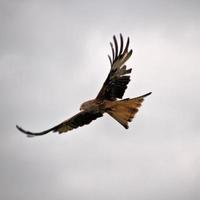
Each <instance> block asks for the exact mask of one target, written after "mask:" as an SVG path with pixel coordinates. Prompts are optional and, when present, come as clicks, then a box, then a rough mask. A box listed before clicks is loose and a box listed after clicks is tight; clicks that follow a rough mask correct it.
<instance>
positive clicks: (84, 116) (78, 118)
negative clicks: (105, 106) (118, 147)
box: [16, 111, 103, 137]
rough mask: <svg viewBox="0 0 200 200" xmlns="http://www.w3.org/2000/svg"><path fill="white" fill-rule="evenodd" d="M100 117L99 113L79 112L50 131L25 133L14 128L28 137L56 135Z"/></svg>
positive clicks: (20, 129) (21, 129)
mask: <svg viewBox="0 0 200 200" xmlns="http://www.w3.org/2000/svg"><path fill="white" fill-rule="evenodd" d="M102 116H103V114H102V113H99V112H98V113H97V112H85V111H82V112H79V113H78V114H76V115H74V116H73V117H71V118H70V119H68V120H66V121H64V122H62V123H60V124H58V125H57V126H54V127H53V128H50V129H48V130H45V131H42V132H30V131H26V130H24V129H23V128H21V127H19V126H18V125H16V127H17V129H18V130H19V131H21V132H22V133H25V134H26V135H27V136H29V137H31V136H40V135H44V134H47V133H49V132H51V131H53V132H58V133H63V132H67V131H70V130H72V129H75V128H78V127H81V126H84V125H87V124H89V123H90V122H91V121H93V120H95V119H97V118H99V117H102Z"/></svg>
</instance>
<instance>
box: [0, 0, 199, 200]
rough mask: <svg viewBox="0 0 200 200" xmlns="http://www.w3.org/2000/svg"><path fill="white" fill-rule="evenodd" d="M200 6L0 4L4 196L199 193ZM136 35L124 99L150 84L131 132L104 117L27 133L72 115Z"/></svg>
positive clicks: (140, 198) (145, 199) (144, 199)
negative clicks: (113, 43)
mask: <svg viewBox="0 0 200 200" xmlns="http://www.w3.org/2000/svg"><path fill="white" fill-rule="evenodd" d="M199 8H200V5H199V1H156V0H154V1H140V2H137V1H109V2H107V1H101V2H95V1H84V2H79V1H77V2H75V1H73V2H70V1H56V2H54V1H1V2H0V10H1V11H0V16H1V17H0V22H1V31H0V43H1V45H0V69H1V73H0V91H1V98H0V109H1V112H0V120H1V142H0V143H1V145H0V159H1V165H0V177H1V178H0V188H1V189H0V190H1V191H0V198H1V199H5V200H10V199H20V200H21V199H30V200H32V199H49V200H51V199H59V200H62V199H76V200H77V199H127V200H129V199H137V200H149V199H164V200H169V199H181V200H189V199H190V200H197V199H199V198H200V193H199V189H198V188H199V186H200V182H199V176H200V174H199V167H200V162H199V157H200V154H199V150H200V149H199V140H200V137H199V132H200V126H199V122H198V119H199V114H200V112H199V108H198V107H199V101H200V95H199V94H198V91H199V72H200V71H199V64H200V62H199V32H200V30H199V16H200V15H199ZM120 32H122V33H123V35H124V36H125V37H126V36H130V39H131V44H130V45H131V48H133V56H132V57H131V59H130V61H129V62H128V66H131V67H133V73H132V81H131V82H130V84H129V87H128V89H127V91H126V93H125V97H132V96H136V95H140V94H143V93H145V92H149V91H152V92H153V94H152V95H151V96H150V97H149V98H147V99H146V100H145V102H144V105H143V107H142V108H141V109H140V112H139V113H138V114H137V116H136V118H135V119H134V121H133V122H132V123H131V124H130V128H129V129H128V130H125V129H123V127H121V126H120V125H119V124H117V123H116V122H115V121H114V120H113V119H111V118H110V117H109V116H107V115H105V117H104V118H102V119H98V120H96V121H95V122H94V123H92V124H90V125H89V126H85V127H82V128H80V129H77V130H74V131H72V132H71V133H69V134H63V135H56V134H49V135H47V136H44V137H39V138H32V139H29V138H26V137H25V136H24V135H23V134H21V133H19V132H18V131H17V130H16V129H15V124H16V123H18V124H19V125H22V126H23V127H24V128H27V129H30V130H33V131H39V130H43V129H46V128H48V127H50V126H53V125H55V124H56V123H59V122H60V121H62V120H64V119H66V118H68V117H70V116H71V115H73V114H75V113H76V112H77V111H78V109H79V105H80V104H81V103H82V102H83V101H85V100H87V99H89V98H94V97H95V95H96V94H97V92H98V90H99V89H100V87H101V85H102V83H103V81H104V79H105V77H106V75H107V73H108V71H109V62H108V59H107V57H106V56H107V54H108V53H110V47H109V41H110V40H112V35H113V34H116V35H117V34H119V33H120Z"/></svg>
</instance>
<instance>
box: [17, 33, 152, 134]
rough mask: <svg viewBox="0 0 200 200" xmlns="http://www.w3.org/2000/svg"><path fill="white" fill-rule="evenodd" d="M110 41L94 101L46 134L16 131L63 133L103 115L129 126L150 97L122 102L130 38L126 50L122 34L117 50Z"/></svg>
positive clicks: (126, 77)
mask: <svg viewBox="0 0 200 200" xmlns="http://www.w3.org/2000/svg"><path fill="white" fill-rule="evenodd" d="M113 41H114V43H110V46H111V50H112V57H111V56H109V55H108V58H109V61H110V65H111V69H110V72H109V74H108V76H107V78H106V80H105V82H104V84H103V86H102V88H101V90H100V92H99V93H98V95H97V97H96V98H95V99H92V100H89V101H86V102H84V103H83V104H82V105H81V107H80V112H79V113H78V114H76V115H74V116H73V117H71V118H69V119H67V120H65V121H64V122H62V123H60V124H58V125H57V126H54V127H53V128H50V129H48V130H45V131H42V132H38V133H35V132H30V131H26V130H24V129H22V128H21V127H19V126H16V127H17V129H18V130H20V131H21V132H23V133H25V134H27V135H28V136H36V135H44V134H46V133H48V132H50V131H53V132H58V133H63V132H67V131H70V130H72V129H75V128H78V127H80V126H84V125H86V124H89V123H90V122H91V121H93V120H96V119H97V118H99V117H102V116H103V114H104V113H107V114H109V115H110V116H111V117H113V118H114V119H115V120H117V121H118V122H119V123H120V124H121V125H122V126H123V127H124V128H126V129H127V128H128V122H131V121H132V119H133V117H134V116H135V114H136V113H137V112H138V108H139V107H140V106H141V104H142V102H143V100H144V97H146V96H148V95H150V94H151V92H149V93H147V94H144V95H142V96H139V97H135V98H132V99H129V98H126V99H122V97H123V95H124V92H125V90H126V88H127V85H128V83H129V81H130V75H129V74H130V73H131V70H132V69H131V68H130V69H127V68H126V65H125V62H126V61H127V60H128V59H129V58H130V57H131V55H132V49H131V50H129V37H128V38H127V42H126V45H125V47H124V41H123V37H122V35H121V34H120V45H119V46H118V43H117V39H116V37H115V36H113ZM118 99H121V100H118Z"/></svg>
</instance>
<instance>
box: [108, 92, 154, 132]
mask: <svg viewBox="0 0 200 200" xmlns="http://www.w3.org/2000/svg"><path fill="white" fill-rule="evenodd" d="M150 94H151V92H149V93H147V94H145V95H142V96H139V97H135V98H133V99H124V100H120V101H113V102H112V103H111V105H110V106H109V108H108V110H107V111H106V112H107V113H108V114H109V115H110V116H111V117H113V118H114V119H115V120H117V121H118V122H119V123H120V124H121V125H122V126H123V127H124V128H126V129H127V128H128V122H131V121H132V119H133V118H134V116H135V114H136V113H137V112H138V109H139V107H140V106H141V105H142V102H143V101H144V98H145V97H146V96H148V95H150Z"/></svg>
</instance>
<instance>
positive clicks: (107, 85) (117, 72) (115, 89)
mask: <svg viewBox="0 0 200 200" xmlns="http://www.w3.org/2000/svg"><path fill="white" fill-rule="evenodd" d="M113 41H114V45H113V44H112V43H110V46H111V50H112V58H111V56H109V55H108V58H109V61H110V64H111V69H110V72H109V74H108V76H107V78H106V80H105V82H104V84H103V87H102V88H101V90H100V92H99V93H98V95H97V97H96V99H98V100H103V99H107V100H116V99H117V98H122V97H123V95H124V92H125V90H126V88H127V85H128V83H129V81H130V76H129V75H128V74H130V73H131V70H132V69H131V68H130V69H126V65H124V64H125V62H126V61H127V60H128V59H129V58H130V57H131V55H132V50H130V51H129V44H130V39H129V37H128V38H127V42H126V45H125V48H124V42H123V37H122V34H120V48H119V46H118V43H117V39H116V36H115V35H114V36H113Z"/></svg>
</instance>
